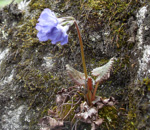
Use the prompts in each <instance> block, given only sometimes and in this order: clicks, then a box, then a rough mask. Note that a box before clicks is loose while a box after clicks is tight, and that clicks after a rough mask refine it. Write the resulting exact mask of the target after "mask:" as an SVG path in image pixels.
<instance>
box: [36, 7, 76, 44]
mask: <svg viewBox="0 0 150 130" xmlns="http://www.w3.org/2000/svg"><path fill="white" fill-rule="evenodd" d="M38 21H39V23H37V24H36V29H37V30H38V31H39V32H38V34H37V37H38V38H39V40H40V41H47V40H49V39H50V40H51V43H52V44H56V43H58V42H60V43H61V45H64V44H66V43H67V42H68V34H67V31H68V29H69V27H70V26H71V25H72V24H73V23H74V18H73V17H63V18H57V17H56V16H55V14H54V12H52V11H51V10H50V9H48V8H46V9H44V11H43V12H42V13H41V15H40V18H39V19H38Z"/></svg>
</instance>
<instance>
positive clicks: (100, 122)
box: [94, 118, 103, 126]
mask: <svg viewBox="0 0 150 130" xmlns="http://www.w3.org/2000/svg"><path fill="white" fill-rule="evenodd" d="M94 123H95V124H96V125H98V126H99V125H101V124H102V123H103V119H101V118H100V119H98V120H96V121H94Z"/></svg>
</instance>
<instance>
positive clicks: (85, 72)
mask: <svg viewBox="0 0 150 130" xmlns="http://www.w3.org/2000/svg"><path fill="white" fill-rule="evenodd" d="M74 23H75V26H76V29H77V32H78V37H79V42H80V48H81V57H82V64H83V70H84V74H85V79H87V70H86V64H85V58H84V51H83V42H82V38H81V33H80V29H79V26H78V24H77V22H76V21H74Z"/></svg>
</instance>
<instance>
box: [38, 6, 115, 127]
mask: <svg viewBox="0 0 150 130" xmlns="http://www.w3.org/2000/svg"><path fill="white" fill-rule="evenodd" d="M38 21H39V23H37V25H36V29H37V30H38V31H39V32H38V34H37V37H38V38H39V40H40V41H47V40H49V39H50V40H51V43H52V44H57V43H60V44H61V45H64V44H67V43H68V34H67V31H68V29H69V27H70V26H72V25H73V23H74V24H75V27H76V29H77V33H78V37H79V41H80V48H81V57H82V63H83V70H84V73H82V72H79V71H77V70H75V69H74V68H72V67H71V66H69V65H66V70H67V73H68V75H69V77H70V78H71V79H72V81H73V82H74V83H75V86H72V87H68V88H66V89H65V88H62V89H61V90H60V91H59V92H58V93H57V95H56V106H55V107H54V108H53V109H52V110H49V112H48V116H46V117H44V118H42V119H41V121H40V124H41V130H48V129H55V128H56V127H61V126H63V124H64V121H71V123H72V124H74V125H73V127H72V129H74V128H76V125H77V122H78V121H82V122H85V123H90V124H91V130H95V129H96V127H98V126H100V125H101V124H102V123H103V122H107V121H106V120H108V122H111V117H110V115H111V114H109V111H106V112H107V113H102V111H103V112H105V110H116V109H115V107H114V104H115V103H116V101H115V99H114V98H113V97H110V98H108V99H107V98H102V97H100V96H96V91H97V88H98V86H99V84H102V82H103V81H105V80H107V79H108V78H109V77H110V71H111V68H112V64H113V62H114V58H111V59H110V61H109V62H108V63H107V64H105V65H104V66H101V67H98V68H95V69H93V70H92V71H91V75H92V76H93V77H95V80H94V79H93V78H92V76H88V74H87V70H86V64H85V59H84V51H83V42H82V38H81V34H80V30H79V27H78V24H77V22H76V21H75V19H74V18H73V17H63V18H57V17H56V16H55V14H54V12H52V11H51V10H50V9H44V11H43V12H42V13H41V15H40V18H39V19H38ZM106 107H107V109H106ZM113 119H114V118H113Z"/></svg>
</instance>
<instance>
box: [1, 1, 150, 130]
mask: <svg viewBox="0 0 150 130" xmlns="http://www.w3.org/2000/svg"><path fill="white" fill-rule="evenodd" d="M117 1H118V0H114V3H111V2H109V0H106V3H103V2H101V1H100V0H97V2H98V3H96V2H92V1H91V2H87V1H84V2H83V1H78V0H74V1H70V0H31V1H30V2H29V3H27V2H26V3H24V4H22V5H17V4H15V3H11V4H10V5H8V6H5V7H3V8H2V9H1V10H0V129H1V130H16V129H18V130H29V129H30V130H38V129H40V128H39V126H38V122H39V120H40V118H41V117H43V116H45V115H47V111H48V109H49V108H51V107H53V106H54V103H55V95H56V93H57V91H58V90H60V88H62V87H69V86H70V85H72V84H73V83H71V82H69V78H68V77H67V75H66V71H65V65H66V64H69V65H71V66H72V67H74V68H76V69H77V70H79V71H82V62H81V56H80V47H79V41H78V37H77V33H76V30H75V27H74V26H72V27H71V28H70V30H69V43H68V44H67V45H64V46H60V45H52V44H51V42H50V41H47V42H39V40H38V38H37V37H36V34H37V30H36V29H35V25H36V23H37V19H38V17H39V15H40V13H41V11H42V10H43V9H44V8H50V9H51V10H53V11H54V12H56V13H57V15H58V16H73V17H75V18H76V19H77V20H78V21H79V26H80V29H81V33H82V37H83V42H84V51H85V59H86V63H87V70H88V71H89V72H90V71H91V70H92V69H93V68H95V67H98V66H101V65H103V64H105V63H107V61H108V60H109V59H110V58H111V57H116V58H117V60H116V61H115V64H114V68H113V71H112V73H111V77H110V79H109V80H108V81H107V82H105V83H104V84H103V85H101V86H99V91H98V94H99V95H100V96H103V97H110V96H114V97H115V99H116V100H118V104H117V105H116V107H117V108H118V109H119V111H118V120H119V123H118V124H116V126H115V127H116V128H115V129H119V130H120V129H129V130H133V129H139V130H142V129H145V130H148V129H150V125H149V121H150V106H149V103H150V77H149V74H150V61H149V59H150V43H149V39H150V22H149V21H150V5H149V2H143V1H133V0H131V1H127V0H123V1H122V0H120V1H119V2H117ZM111 4H112V5H111ZM104 5H106V6H104ZM112 10H114V11H112ZM110 124H111V122H110ZM84 128H85V129H88V128H87V127H86V125H84V124H82V126H81V127H80V129H84ZM63 129H64V130H67V129H69V128H67V126H66V127H64V128H63ZM101 129H103V130H105V129H107V128H105V126H102V127H101Z"/></svg>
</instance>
